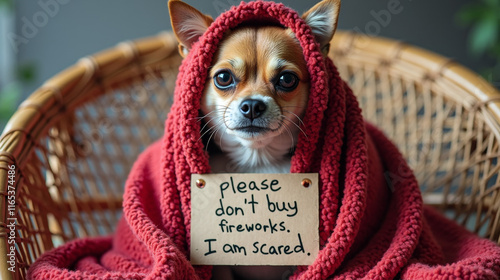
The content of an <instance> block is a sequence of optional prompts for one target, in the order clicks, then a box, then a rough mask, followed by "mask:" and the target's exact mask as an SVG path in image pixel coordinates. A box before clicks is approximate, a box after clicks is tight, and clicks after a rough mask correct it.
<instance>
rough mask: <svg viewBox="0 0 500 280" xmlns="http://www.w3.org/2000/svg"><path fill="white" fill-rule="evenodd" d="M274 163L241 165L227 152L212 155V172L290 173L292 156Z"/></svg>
mask: <svg viewBox="0 0 500 280" xmlns="http://www.w3.org/2000/svg"><path fill="white" fill-rule="evenodd" d="M287 159H288V160H282V161H279V162H276V163H274V164H272V165H267V166H263V165H252V166H239V165H237V164H235V163H234V161H232V160H231V159H230V158H229V157H228V156H227V155H225V154H216V155H211V156H210V167H211V169H212V173H290V158H289V157H287Z"/></svg>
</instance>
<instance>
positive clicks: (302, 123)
mask: <svg viewBox="0 0 500 280" xmlns="http://www.w3.org/2000/svg"><path fill="white" fill-rule="evenodd" d="M283 111H285V112H287V113H290V114H292V115H294V116H295V117H296V118H297V120H298V121H299V122H300V124H301V125H302V126H304V122H303V121H302V119H301V118H300V117H299V116H298V115H297V114H295V113H294V112H292V111H289V110H283Z"/></svg>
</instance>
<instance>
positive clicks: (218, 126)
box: [205, 124, 222, 151]
mask: <svg viewBox="0 0 500 280" xmlns="http://www.w3.org/2000/svg"><path fill="white" fill-rule="evenodd" d="M221 128H222V126H221V125H220V124H218V125H217V129H215V130H214V131H213V132H212V134H210V137H209V138H208V141H207V145H206V146H205V151H208V145H209V144H210V140H212V137H213V136H214V135H215V134H216V133H217V132H218V131H219V130H220V129H221Z"/></svg>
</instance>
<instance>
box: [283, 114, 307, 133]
mask: <svg viewBox="0 0 500 280" xmlns="http://www.w3.org/2000/svg"><path fill="white" fill-rule="evenodd" d="M283 118H284V120H287V121H289V122H290V123H292V124H293V125H295V126H296V127H297V128H298V129H299V130H300V132H302V133H303V134H304V136H305V137H306V138H307V139H309V137H307V134H306V132H305V131H304V130H303V129H302V128H301V127H300V126H299V125H298V124H296V123H295V122H294V121H292V120H291V119H290V118H289V117H287V116H285V115H283Z"/></svg>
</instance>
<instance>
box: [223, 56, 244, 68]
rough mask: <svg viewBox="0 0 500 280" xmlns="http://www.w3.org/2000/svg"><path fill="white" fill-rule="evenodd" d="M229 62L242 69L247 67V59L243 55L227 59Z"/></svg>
mask: <svg viewBox="0 0 500 280" xmlns="http://www.w3.org/2000/svg"><path fill="white" fill-rule="evenodd" d="M227 62H228V63H229V64H230V65H231V66H232V67H233V68H236V69H241V68H244V67H245V61H244V60H243V59H242V58H241V57H233V58H230V59H228V60H227Z"/></svg>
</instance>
